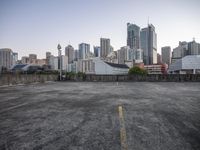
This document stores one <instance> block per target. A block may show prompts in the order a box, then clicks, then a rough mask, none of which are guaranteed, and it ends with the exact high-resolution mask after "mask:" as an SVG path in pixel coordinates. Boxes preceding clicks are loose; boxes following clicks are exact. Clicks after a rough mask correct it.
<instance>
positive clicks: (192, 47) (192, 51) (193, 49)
mask: <svg viewBox="0 0 200 150" xmlns="http://www.w3.org/2000/svg"><path fill="white" fill-rule="evenodd" d="M188 53H189V55H200V52H199V44H198V43H197V42H196V41H195V40H193V41H192V42H189V43H188Z"/></svg>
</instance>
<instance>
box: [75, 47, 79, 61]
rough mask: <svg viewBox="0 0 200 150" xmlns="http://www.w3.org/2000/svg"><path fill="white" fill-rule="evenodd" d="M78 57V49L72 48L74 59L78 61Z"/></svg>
mask: <svg viewBox="0 0 200 150" xmlns="http://www.w3.org/2000/svg"><path fill="white" fill-rule="evenodd" d="M78 58H79V54H78V50H77V49H76V50H74V61H78Z"/></svg>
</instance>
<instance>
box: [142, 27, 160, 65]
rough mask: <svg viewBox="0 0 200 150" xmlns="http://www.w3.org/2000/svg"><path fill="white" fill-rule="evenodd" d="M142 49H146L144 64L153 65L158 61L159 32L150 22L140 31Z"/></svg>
mask: <svg viewBox="0 0 200 150" xmlns="http://www.w3.org/2000/svg"><path fill="white" fill-rule="evenodd" d="M140 40H141V49H142V50H143V51H144V64H145V65H151V64H156V63H157V34H156V32H155V27H154V26H153V25H152V24H149V25H148V27H147V28H143V29H142V30H141V32H140Z"/></svg>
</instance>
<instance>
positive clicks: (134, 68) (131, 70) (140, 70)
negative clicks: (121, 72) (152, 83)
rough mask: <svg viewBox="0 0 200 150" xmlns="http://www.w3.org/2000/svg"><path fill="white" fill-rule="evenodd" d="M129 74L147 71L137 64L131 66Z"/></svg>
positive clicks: (142, 73)
mask: <svg viewBox="0 0 200 150" xmlns="http://www.w3.org/2000/svg"><path fill="white" fill-rule="evenodd" d="M128 74H129V75H147V71H146V70H145V69H142V68H140V67H138V66H135V67H132V68H130V69H129V71H128Z"/></svg>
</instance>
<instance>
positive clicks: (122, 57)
mask: <svg viewBox="0 0 200 150" xmlns="http://www.w3.org/2000/svg"><path fill="white" fill-rule="evenodd" d="M129 49H130V47H129V46H124V47H121V48H120V49H119V50H118V51H117V59H118V64H125V61H126V60H127V59H128V58H127V57H128V54H127V53H128V52H129Z"/></svg>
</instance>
